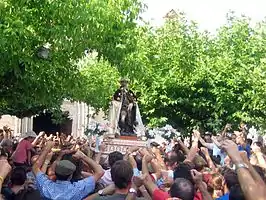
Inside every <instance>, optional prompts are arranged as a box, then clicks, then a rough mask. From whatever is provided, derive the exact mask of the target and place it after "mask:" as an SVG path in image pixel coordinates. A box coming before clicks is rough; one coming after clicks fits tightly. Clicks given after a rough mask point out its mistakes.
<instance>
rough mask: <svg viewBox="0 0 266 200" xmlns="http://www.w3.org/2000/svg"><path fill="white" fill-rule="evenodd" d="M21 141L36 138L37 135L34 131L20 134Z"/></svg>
mask: <svg viewBox="0 0 266 200" xmlns="http://www.w3.org/2000/svg"><path fill="white" fill-rule="evenodd" d="M20 137H21V138H22V139H25V138H28V137H32V138H36V137H37V135H36V133H35V132H34V131H28V132H26V133H22V134H21V136H20Z"/></svg>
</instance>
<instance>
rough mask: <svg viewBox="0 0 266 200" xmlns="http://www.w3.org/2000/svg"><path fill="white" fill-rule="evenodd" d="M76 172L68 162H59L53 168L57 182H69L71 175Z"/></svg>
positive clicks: (74, 166)
mask: <svg viewBox="0 0 266 200" xmlns="http://www.w3.org/2000/svg"><path fill="white" fill-rule="evenodd" d="M75 171H76V165H74V164H73V163H72V162H70V161H69V160H61V161H59V162H58V163H57V165H56V167H55V175H56V178H57V180H61V181H68V180H71V178H72V175H73V173H74V172H75Z"/></svg>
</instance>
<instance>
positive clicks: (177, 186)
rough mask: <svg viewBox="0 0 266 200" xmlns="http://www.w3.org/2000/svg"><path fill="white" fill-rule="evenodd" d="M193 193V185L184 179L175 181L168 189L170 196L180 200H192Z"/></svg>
mask: <svg viewBox="0 0 266 200" xmlns="http://www.w3.org/2000/svg"><path fill="white" fill-rule="evenodd" d="M194 193H195V192H194V186H193V184H192V183H191V182H190V181H189V180H187V179H184V178H177V179H175V181H174V184H173V185H172V186H171V188H170V196H171V197H177V198H179V199H182V200H193V199H194Z"/></svg>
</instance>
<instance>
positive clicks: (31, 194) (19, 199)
mask: <svg viewBox="0 0 266 200" xmlns="http://www.w3.org/2000/svg"><path fill="white" fill-rule="evenodd" d="M26 179H27V176H26V171H25V169H24V168H23V167H17V168H15V169H13V171H12V172H11V178H10V181H11V187H10V188H9V187H8V188H4V190H3V194H4V196H5V198H6V199H8V200H40V199H41V195H40V192H39V191H38V190H35V189H34V188H32V187H30V186H29V185H28V184H27V183H26Z"/></svg>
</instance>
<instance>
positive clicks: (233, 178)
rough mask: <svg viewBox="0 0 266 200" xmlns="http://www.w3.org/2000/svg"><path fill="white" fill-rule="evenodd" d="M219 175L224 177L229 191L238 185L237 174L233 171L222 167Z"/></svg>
mask: <svg viewBox="0 0 266 200" xmlns="http://www.w3.org/2000/svg"><path fill="white" fill-rule="evenodd" d="M221 174H222V175H223V176H224V180H225V183H226V186H227V188H228V189H229V190H230V189H231V187H233V186H235V185H238V184H239V181H238V178H237V174H236V172H235V171H234V170H232V169H229V168H227V167H224V168H223V169H222V171H221Z"/></svg>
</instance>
